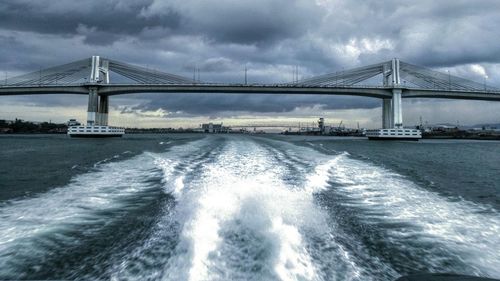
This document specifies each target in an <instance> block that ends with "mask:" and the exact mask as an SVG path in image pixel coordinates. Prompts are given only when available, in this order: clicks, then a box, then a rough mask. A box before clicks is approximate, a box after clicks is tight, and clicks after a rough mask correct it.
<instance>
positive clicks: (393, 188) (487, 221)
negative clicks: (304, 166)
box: [331, 156, 500, 277]
mask: <svg viewBox="0 0 500 281" xmlns="http://www.w3.org/2000/svg"><path fill="white" fill-rule="evenodd" d="M331 174H332V178H333V179H334V180H335V181H336V182H338V183H340V184H341V185H339V186H336V187H335V188H336V189H337V190H338V192H340V193H343V194H345V195H347V196H349V197H350V198H353V199H355V200H356V201H357V202H358V203H352V202H349V203H347V204H351V205H352V204H355V205H357V206H358V207H363V208H369V209H372V210H376V211H377V212H371V213H369V216H365V219H367V220H372V219H373V218H376V219H379V220H382V221H390V222H402V223H410V224H411V225H414V226H417V227H414V228H411V229H407V228H404V229H395V230H393V231H392V232H390V233H389V234H390V235H392V236H393V237H394V239H398V237H407V236H408V235H412V237H413V236H415V235H416V236H415V237H416V238H415V239H422V240H426V239H430V238H429V237H434V238H432V241H436V242H439V243H442V244H443V246H444V247H448V249H449V252H450V253H449V254H450V255H454V253H457V252H458V255H459V257H458V258H460V259H463V260H465V261H466V263H467V264H468V265H470V266H472V267H473V268H474V269H475V272H472V273H474V274H477V275H485V274H486V275H489V276H496V277H498V276H500V216H499V214H498V213H497V212H496V211H494V210H491V209H489V208H487V207H485V206H481V205H478V204H473V203H471V202H467V201H459V202H452V201H450V200H447V199H446V198H443V197H442V196H439V195H438V194H436V193H433V192H430V191H428V190H425V189H422V188H421V187H419V186H418V185H416V184H414V183H413V182H411V181H409V180H407V179H405V178H404V177H402V176H400V175H398V174H395V173H393V172H391V171H389V170H386V169H383V168H380V167H377V166H374V165H372V164H369V163H366V162H362V161H358V160H354V159H350V158H348V157H347V156H341V157H340V158H339V160H338V163H337V165H335V168H334V170H333V171H332V173H331ZM356 201H355V202H356ZM372 222H373V221H372ZM418 237H420V238H418ZM436 259H439V257H436ZM469 274H471V273H470V272H469Z"/></svg>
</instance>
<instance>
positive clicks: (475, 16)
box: [0, 0, 500, 115]
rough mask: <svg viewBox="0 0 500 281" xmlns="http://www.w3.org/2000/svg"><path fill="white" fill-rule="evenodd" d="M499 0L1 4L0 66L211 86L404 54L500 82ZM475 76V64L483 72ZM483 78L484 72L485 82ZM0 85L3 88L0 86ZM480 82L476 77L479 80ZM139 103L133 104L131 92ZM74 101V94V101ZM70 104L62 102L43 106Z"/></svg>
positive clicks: (188, 103)
mask: <svg viewBox="0 0 500 281" xmlns="http://www.w3.org/2000/svg"><path fill="white" fill-rule="evenodd" d="M498 26H500V1H498V0H479V1H469V0H441V1H435V0H421V1H409V0H408V1H400V0H388V1H379V0H368V1H367V0H349V1H347V0H345V1H342V0H318V1H313V0H272V1H269V0H252V1H251V0H240V1H234V0H210V1H208V0H165V1H161V0H137V1H132V0H87V1H74V0H60V1H39V0H3V1H1V2H0V48H1V53H0V70H1V71H8V72H9V75H10V73H20V72H26V71H30V70H31V71H33V70H37V69H39V67H41V66H49V65H57V64H62V63H65V62H69V61H71V60H77V59H81V58H84V57H89V56H91V55H95V54H98V55H101V56H104V57H109V58H113V59H116V60H120V61H125V62H129V63H133V64H139V65H142V66H147V67H150V68H155V69H159V70H163V71H166V72H170V73H175V74H180V75H184V76H187V77H192V73H193V69H194V68H199V69H201V71H202V73H201V76H202V77H201V78H202V80H205V81H211V82H242V80H243V70H244V68H245V67H248V69H249V72H248V74H249V80H250V82H252V83H259V82H286V81H291V80H292V71H293V69H294V67H295V66H296V65H298V66H299V68H300V76H301V77H310V76H313V75H319V74H323V73H326V72H335V71H342V69H344V68H345V69H348V68H351V67H355V66H359V65H365V64H369V63H375V62H380V61H385V60H388V59H391V58H393V57H399V58H400V59H401V60H403V61H408V62H410V63H414V64H418V65H423V66H428V67H435V68H451V69H452V71H453V73H457V74H460V75H462V76H465V77H468V78H473V79H481V78H482V77H481V75H483V74H482V72H477V71H476V72H474V71H473V69H472V68H471V67H470V66H467V65H468V64H480V65H481V67H484V71H485V73H486V75H487V76H488V77H489V78H488V83H489V84H491V85H496V86H500V67H498V65H497V64H498V63H500V45H499V44H498V40H499V38H500V32H499V29H498ZM476 70H477V68H476ZM483 76H484V75H483ZM0 81H1V80H0ZM480 82H481V81H480ZM141 97H147V98H148V99H150V100H151V101H150V102H141V106H139V107H137V108H136V109H138V110H139V109H143V110H156V109H158V108H162V109H165V110H168V111H170V112H185V113H187V114H193V115H196V114H200V115H203V114H217V112H225V111H234V112H243V111H248V112H252V111H253V112H262V113H266V112H287V111H288V112H289V111H292V110H294V109H295V108H297V107H300V106H302V107H307V106H314V105H322V106H324V108H327V109H340V108H373V107H376V106H379V102H378V101H377V100H372V99H367V98H354V97H352V98H349V97H331V96H319V97H317V96H316V97H312V96H311V97H309V96H307V97H303V96H293V97H290V96H245V95H225V96H214V95H206V96H204V95H171V96H165V95H145V96H141ZM123 98H129V99H131V100H133V99H134V98H136V96H124V97H123ZM67 99H68V104H71V102H70V101H69V100H70V99H71V97H68V98H67ZM46 101H47V100H46V99H45V98H44V97H33V98H32V99H31V102H32V103H37V104H43V105H50V104H52V102H54V103H58V104H60V103H64V98H61V99H59V98H58V99H57V100H52V102H46Z"/></svg>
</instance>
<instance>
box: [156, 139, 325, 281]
mask: <svg viewBox="0 0 500 281" xmlns="http://www.w3.org/2000/svg"><path fill="white" fill-rule="evenodd" d="M270 161H271V160H270V157H269V155H268V151H266V150H264V149H262V147H259V146H257V145H256V144H254V143H252V142H242V143H238V142H235V141H232V142H231V143H230V144H229V145H228V147H227V148H226V149H225V150H224V151H223V152H222V153H221V154H220V155H219V156H218V158H217V160H216V161H215V162H213V163H208V164H206V165H204V167H203V169H202V171H201V173H199V177H198V178H197V179H195V180H193V181H191V182H189V186H190V187H189V189H184V193H183V194H182V196H181V197H180V198H179V205H178V206H177V208H176V209H177V214H178V216H179V218H178V220H179V221H181V222H182V223H183V227H182V232H181V237H180V238H181V241H180V244H179V247H178V249H177V255H176V256H175V257H174V258H173V259H172V260H171V261H169V265H168V268H167V270H166V271H165V273H166V278H167V279H169V280H180V279H183V280H211V279H217V277H219V278H220V277H224V276H226V275H224V274H229V275H231V274H236V273H234V272H233V273H231V272H232V271H235V270H236V271H237V269H235V268H228V267H227V263H228V262H229V261H227V260H225V258H224V257H222V256H221V255H222V253H223V248H224V245H223V244H224V243H226V241H224V239H225V238H224V237H221V233H223V232H224V231H228V229H235V228H237V226H236V225H234V223H236V222H238V224H241V225H243V226H244V228H245V229H250V230H251V231H252V232H255V233H258V234H259V235H261V236H263V237H265V240H266V241H271V245H272V248H271V249H269V250H270V251H271V252H272V255H271V256H272V258H271V260H270V261H269V260H268V261H261V262H262V263H264V264H263V265H262V266H264V267H270V268H269V270H270V271H271V272H273V274H274V275H273V276H274V277H278V278H279V279H281V280H297V279H304V280H315V279H316V278H317V275H316V272H315V269H314V266H313V262H312V260H311V258H310V256H309V254H308V253H307V250H306V247H305V245H304V241H303V238H302V235H301V233H300V230H299V228H300V227H302V226H304V225H312V224H317V225H322V223H320V222H318V221H321V220H322V218H324V217H323V215H322V213H321V212H320V211H319V210H318V209H317V208H316V207H315V206H314V204H313V200H312V196H311V194H310V193H307V192H305V191H304V190H302V191H292V190H290V189H289V188H287V186H284V184H283V182H282V181H281V179H280V174H279V173H280V167H279V166H277V165H276V163H273V162H270ZM255 214H258V215H257V216H256V215H255ZM249 243H252V242H251V241H249ZM266 263H267V264H266ZM221 269H222V272H224V274H223V275H221V274H222V273H221ZM261 277H262V278H264V279H265V278H266V277H265V276H261ZM247 278H250V276H247Z"/></svg>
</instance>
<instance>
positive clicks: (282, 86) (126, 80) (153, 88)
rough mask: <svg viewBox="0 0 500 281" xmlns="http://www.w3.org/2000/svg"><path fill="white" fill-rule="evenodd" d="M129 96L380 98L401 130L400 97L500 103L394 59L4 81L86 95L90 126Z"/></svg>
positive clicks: (64, 69)
mask: <svg viewBox="0 0 500 281" xmlns="http://www.w3.org/2000/svg"><path fill="white" fill-rule="evenodd" d="M131 93H206V94H210V93H228V94H306V95H309V94H310V95H351V96H364V97H373V98H380V99H382V127H383V128H384V129H386V128H401V127H402V126H403V114H402V103H401V100H402V98H446V99H469V100H486V101H500V89H498V88H495V87H491V86H487V85H486V84H485V83H478V82H474V81H471V80H468V79H464V78H461V77H457V76H454V75H450V74H449V73H448V74H446V73H441V72H438V71H435V70H431V69H428V68H425V67H420V66H416V65H413V64H409V63H406V62H403V61H400V60H398V59H392V60H390V61H385V62H381V63H377V64H372V65H368V66H363V67H358V68H354V69H350V70H345V71H341V72H335V73H330V74H326V75H321V76H316V77H312V78H309V79H303V80H298V81H293V82H290V83H277V84H234V83H233V84H229V83H207V82H201V81H196V80H194V79H189V78H186V77H182V76H179V75H174V74H170V73H167V72H163V71H158V70H152V69H148V68H144V67H140V66H136V65H132V64H128V63H123V62H120V61H116V60H112V59H107V58H101V57H99V56H93V57H91V58H88V59H83V60H79V61H75V62H71V63H68V64H64V65H60V66H55V67H51V68H47V69H42V70H39V71H34V72H31V73H28V74H24V75H20V76H16V77H11V78H8V79H5V81H4V83H3V85H1V86H0V96H6V95H32V94H82V95H88V110H87V125H89V126H92V125H103V126H106V125H108V112H109V97H110V96H113V95H122V94H131Z"/></svg>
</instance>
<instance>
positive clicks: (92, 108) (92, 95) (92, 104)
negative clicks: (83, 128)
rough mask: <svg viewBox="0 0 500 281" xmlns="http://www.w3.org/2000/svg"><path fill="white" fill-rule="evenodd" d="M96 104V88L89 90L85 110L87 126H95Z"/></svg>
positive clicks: (97, 101)
mask: <svg viewBox="0 0 500 281" xmlns="http://www.w3.org/2000/svg"><path fill="white" fill-rule="evenodd" d="M98 103H99V100H98V94H97V88H90V89H89V103H88V108H87V126H93V125H96V122H97V109H98Z"/></svg>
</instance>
